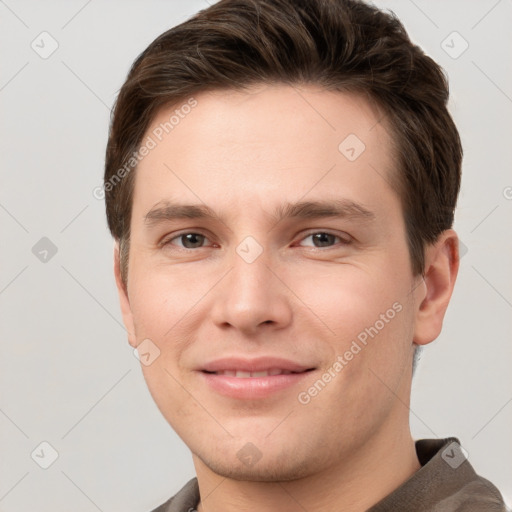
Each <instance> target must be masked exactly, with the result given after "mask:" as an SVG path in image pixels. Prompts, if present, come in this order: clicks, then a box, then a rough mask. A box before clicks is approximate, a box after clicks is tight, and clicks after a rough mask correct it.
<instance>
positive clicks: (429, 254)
mask: <svg viewBox="0 0 512 512" xmlns="http://www.w3.org/2000/svg"><path fill="white" fill-rule="evenodd" d="M458 270H459V238H458V237H457V233H455V231H454V230H453V229H448V230H446V231H443V232H442V233H441V235H440V236H439V238H438V239H437V240H436V242H435V243H434V244H431V245H429V246H427V248H426V249H425V272H424V277H423V282H422V284H421V286H419V287H418V290H417V291H418V295H417V297H418V308H417V311H416V322H415V328H414V338H413V340H414V343H416V344H417V345H426V344H427V343H430V342H431V341H434V340H435V339H436V338H437V337H438V336H439V334H440V332H441V328H442V326H443V319H444V315H445V313H446V309H447V308H448V303H449V302H450V298H451V296H452V292H453V287H454V285H455V280H456V278H457V273H458Z"/></svg>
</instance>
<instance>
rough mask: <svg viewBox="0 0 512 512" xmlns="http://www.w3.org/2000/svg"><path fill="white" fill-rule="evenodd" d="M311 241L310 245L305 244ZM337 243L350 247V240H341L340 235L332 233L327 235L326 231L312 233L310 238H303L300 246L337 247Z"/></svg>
mask: <svg viewBox="0 0 512 512" xmlns="http://www.w3.org/2000/svg"><path fill="white" fill-rule="evenodd" d="M308 240H310V242H309V243H304V242H306V241H308ZM336 241H338V243H341V244H342V245H348V244H349V243H350V240H348V236H347V239H344V238H341V237H340V236H338V235H333V234H332V233H327V232H325V231H318V232H316V233H310V234H309V235H308V236H306V237H305V238H303V239H302V240H301V243H299V245H302V246H303V247H317V248H318V247H332V246H333V245H336Z"/></svg>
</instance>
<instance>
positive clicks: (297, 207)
mask: <svg viewBox="0 0 512 512" xmlns="http://www.w3.org/2000/svg"><path fill="white" fill-rule="evenodd" d="M272 217H273V218H274V219H275V220H276V222H280V221H282V220H285V219H320V218H327V217H339V218H347V219H350V220H356V221H365V222H369V221H372V220H375V218H376V216H375V213H373V212H372V211H371V210H369V209H367V208H366V207H364V206H363V205H362V204H359V203H356V202H354V201H351V200H347V199H335V200H325V201H299V202H296V203H285V204H284V205H280V206H278V207H277V208H276V210H275V212H274V214H273V215H272ZM180 219H201V220H211V221H221V222H223V221H222V219H221V217H220V216H219V215H218V214H216V213H215V212H214V211H213V210H212V209H211V208H209V207H208V206H206V205H204V204H177V203H171V202H170V201H161V202H159V203H157V204H156V205H155V206H154V207H153V208H152V209H151V210H150V211H149V212H148V213H147V214H146V216H145V217H144V222H145V224H146V225H147V226H148V227H153V226H155V225H157V224H161V223H162V222H167V221H173V220H180Z"/></svg>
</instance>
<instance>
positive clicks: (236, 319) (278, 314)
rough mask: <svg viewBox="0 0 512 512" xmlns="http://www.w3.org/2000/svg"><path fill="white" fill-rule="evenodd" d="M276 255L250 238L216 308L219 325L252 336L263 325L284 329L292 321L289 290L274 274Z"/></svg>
mask: <svg viewBox="0 0 512 512" xmlns="http://www.w3.org/2000/svg"><path fill="white" fill-rule="evenodd" d="M272 261H273V257H272V255H271V254H270V253H269V252H268V251H266V250H265V249H264V248H263V246H262V245H260V244H259V243H258V242H257V241H256V240H255V239H254V238H252V237H247V238H246V239H244V240H243V241H242V242H241V243H240V244H239V245H238V246H237V247H236V249H235V251H234V253H233V254H232V257H231V264H230V267H231V271H230V272H229V274H228V276H226V277H227V279H226V280H224V283H223V284H222V287H221V289H220V290H219V292H220V296H218V297H217V300H216V304H215V305H214V307H213V309H214V320H215V322H216V323H217V324H219V325H220V324H223V325H227V324H229V325H231V326H232V327H235V328H237V329H240V330H243V331H247V332H252V331H254V330H255V329H256V328H257V327H258V326H260V325H262V324H269V323H272V324H274V325H276V326H277V325H278V326H281V327H282V326H284V325H285V324H286V323H287V322H289V321H290V319H291V309H290V304H289V301H288V297H287V295H286V289H285V287H284V286H283V285H282V283H280V282H279V280H278V279H276V277H275V276H274V274H273V271H272V270H271V268H272V266H273V265H272Z"/></svg>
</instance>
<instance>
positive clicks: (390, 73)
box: [105, 0, 505, 512]
mask: <svg viewBox="0 0 512 512" xmlns="http://www.w3.org/2000/svg"><path fill="white" fill-rule="evenodd" d="M447 100H448V87H447V83H446V81H445V78H444V75H443V73H442V70H441V69H440V68H439V67H438V66H437V64H435V63H434V62H433V61H432V60H431V59H430V58H429V57H427V56H425V55H424V53H423V52H422V51H421V50H420V49H419V48H418V47H416V46H414V45H413V44H412V43H411V42H410V40H409V38H408V36H407V34H406V33H405V30H404V28H403V27H402V25H401V24H400V22H399V21H398V20H397V19H396V18H394V17H393V16H392V15H390V14H386V13H383V12H381V11H379V10H377V9H376V8H375V7H372V6H369V5H367V4H364V3H361V2H358V1H354V0H307V1H306V0H303V1H292V0H225V1H224V0H223V1H221V2H219V3H217V4H215V5H213V6H211V7H210V8H208V9H206V10H204V11H202V12H200V13H199V14H198V15H196V16H195V17H194V18H192V19H190V20H189V21H187V22H185V23H183V24H181V25H179V26H177V27H175V28H173V29H172V30H170V31H168V32H166V33H164V34H163V35H161V36H160V37H159V38H157V39H156V40H155V41H154V42H153V43H152V44H151V45H150V46H149V47H148V48H147V49H146V50H145V51H144V52H143V53H142V54H141V55H140V56H139V57H138V59H137V60H136V61H135V63H134V65H133V67H132V69H131V71H130V73H129V76H128V78H127V80H126V82H125V84H124V85H123V87H122V89H121V91H120V93H119V97H118V100H117V103H116V106H115V109H114V113H113V118H112V125H111V131H110V136H109V141H108V147H107V155H106V170H105V192H106V206H107V218H108V222H109V227H110V230H111V232H112V234H113V236H114V238H115V240H116V245H115V251H114V269H115V275H116V282H117V286H118V290H119V297H120V303H121V309H122V314H123V319H124V323H125V326H126V329H127V331H128V335H129V342H130V344H131V345H132V346H133V347H137V348H138V351H139V354H140V355H141V359H142V355H143V354H144V358H145V359H142V362H143V365H142V369H143V372H144V376H145V379H146V381H147V384H148V386H149V389H150V391H151V393H152V396H153V397H154V399H155V402H156V404H157V405H158V407H159V408H160V410H161V412H162V414H163V415H164V417H165V418H166V419H167V421H168V422H169V423H170V425H171V426H172V427H173V428H174V429H175V431H176V432H177V433H178V435H179V436H180V437H181V438H182V439H183V441H184V442H185V443H186V444H187V446H188V447H189V448H190V450H191V452H192V455H193V461H194V465H195V469H196V473H197V479H193V480H192V481H190V482H189V483H188V484H187V485H186V486H185V487H184V488H183V489H182V490H181V491H180V492H179V493H178V494H177V495H176V496H175V497H174V498H171V499H170V500H169V501H168V502H167V503H165V504H163V505H162V506H161V507H159V508H158V509H157V511H189V510H193V509H197V510H199V511H208V512H219V511H224V512H225V511H234V510H237V511H238V510H243V511H253V510H254V511H256V510H257V511H265V510H268V511H271V510H272V511H273V510H281V511H297V510H307V511H308V512H316V511H325V512H330V511H335V510H336V511H339V510H343V511H354V512H355V511H364V510H371V511H373V512H382V511H400V510H414V511H420V510H425V511H426V510H430V511H434V510H436V511H455V510H457V511H477V510H478V511H503V510H505V508H504V504H503V500H502V498H501V496H500V493H499V491H498V490H497V489H496V488H495V487H494V486H493V485H492V484H491V483H490V482H488V481H487V480H485V479H484V478H482V477H480V476H478V475H477V474H476V473H475V471H474V470H473V468H472V467H471V465H470V463H469V461H467V460H466V459H465V456H464V451H463V450H462V448H461V447H460V446H459V444H458V441H457V439H456V438H449V439H438V440H420V441H416V442H415V441H414V440H413V439H412V436H411V432H410V428H409V409H408V405H409V400H410V389H411V379H412V372H413V362H414V354H415V352H416V350H417V348H418V347H421V346H424V345H426V344H428V343H430V342H431V341H433V340H434V339H435V338H436V337H437V336H438V335H439V333H440V330H441V326H442V321H443V317H444V314H445V311H446V308H447V306H448V303H449V300H450V297H451V293H452V290H453V287H454V284H455V279H456V276H457V271H458V262H459V255H458V238H457V235H456V233H455V231H454V230H453V229H452V224H453V216H454V209H455V205H456V200H457V195H458V191H459V185H460V168H461V160H462V149H461V145H460V139H459V136H458V133H457V130H456V128H455V126H454V124H453V121H452V119H451V117H450V115H449V113H448V111H447V108H446V104H447Z"/></svg>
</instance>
